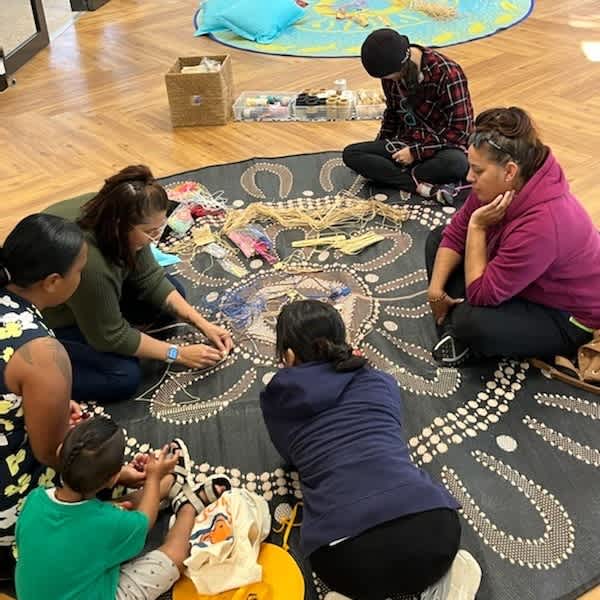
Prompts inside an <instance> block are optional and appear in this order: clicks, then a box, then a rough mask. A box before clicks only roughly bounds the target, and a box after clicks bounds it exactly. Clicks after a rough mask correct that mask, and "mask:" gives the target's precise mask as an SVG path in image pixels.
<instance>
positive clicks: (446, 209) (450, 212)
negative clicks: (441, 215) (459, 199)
mask: <svg viewBox="0 0 600 600" xmlns="http://www.w3.org/2000/svg"><path fill="white" fill-rule="evenodd" d="M442 210H443V211H444V212H445V213H446V214H447V215H453V214H454V213H455V212H456V209H455V208H454V206H444V207H442Z"/></svg>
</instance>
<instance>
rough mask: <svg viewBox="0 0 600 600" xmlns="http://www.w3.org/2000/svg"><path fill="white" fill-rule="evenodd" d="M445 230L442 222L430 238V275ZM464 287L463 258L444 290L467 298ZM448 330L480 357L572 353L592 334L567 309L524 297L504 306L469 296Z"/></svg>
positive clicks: (427, 258)
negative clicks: (572, 320)
mask: <svg viewBox="0 0 600 600" xmlns="http://www.w3.org/2000/svg"><path fill="white" fill-rule="evenodd" d="M443 231H444V228H443V227H439V228H438V229H435V230H434V231H432V232H431V233H430V234H429V237H428V238H427V243H426V245H425V261H426V263H427V276H428V278H429V280H431V274H432V273H433V265H434V263H435V256H436V254H437V251H438V248H439V246H440V243H441V241H442V234H443ZM465 287H466V286H465V269H464V263H463V264H460V265H459V266H458V267H457V269H456V271H454V273H452V275H451V276H450V279H449V280H448V283H447V284H446V287H445V290H446V292H447V293H448V294H449V295H450V296H452V297H453V298H464V297H465ZM443 333H450V334H451V335H453V336H454V337H456V339H458V340H460V341H462V342H464V343H465V344H467V345H468V346H469V348H470V349H471V351H472V352H473V354H474V355H475V356H478V357H481V358H489V357H494V356H508V357H511V358H534V357H537V358H553V357H554V356H555V355H557V354H560V355H562V356H572V355H574V354H575V353H576V352H577V348H579V346H581V345H582V344H585V343H586V342H589V341H590V340H591V338H592V336H591V334H589V333H587V332H586V331H583V330H582V329H580V328H579V327H576V326H575V325H573V324H571V323H570V322H569V315H568V314H567V313H565V312H564V311H561V310H557V309H555V308H549V307H548V306H543V305H541V304H535V303H534V302H529V301H528V300H524V299H523V298H513V299H512V300H507V301H506V302H503V303H502V304H500V305H499V306H473V305H471V304H469V303H468V302H467V301H466V300H465V302H463V303H462V304H458V305H457V306H456V307H455V308H454V309H453V310H452V312H451V313H450V315H449V316H448V317H447V318H446V320H445V321H444V324H443V325H442V327H441V328H440V335H442V334H443Z"/></svg>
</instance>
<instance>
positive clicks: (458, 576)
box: [421, 550, 481, 600]
mask: <svg viewBox="0 0 600 600" xmlns="http://www.w3.org/2000/svg"><path fill="white" fill-rule="evenodd" d="M480 583H481V567H480V566H479V564H478V563H477V561H476V560H475V559H474V558H473V557H472V556H471V554H469V552H467V551H466V550H459V551H458V554H457V555H456V557H455V558H454V562H453V563H452V566H451V567H450V569H449V570H448V572H447V573H446V574H445V575H444V576H443V577H442V578H441V579H440V580H439V581H438V582H437V583H434V584H433V585H431V586H429V587H428V588H427V589H426V590H425V591H424V592H423V593H422V594H421V600H474V598H475V595H476V594H477V590H478V589H479V584H480Z"/></svg>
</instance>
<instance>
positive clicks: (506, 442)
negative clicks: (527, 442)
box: [496, 435, 518, 452]
mask: <svg viewBox="0 0 600 600" xmlns="http://www.w3.org/2000/svg"><path fill="white" fill-rule="evenodd" d="M496 444H498V446H499V447H500V448H502V450H504V451H505V452H514V451H515V450H516V449H517V446H518V444H517V440H515V438H513V437H511V436H510V435H499V436H497V437H496Z"/></svg>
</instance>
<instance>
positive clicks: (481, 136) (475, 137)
mask: <svg viewBox="0 0 600 600" xmlns="http://www.w3.org/2000/svg"><path fill="white" fill-rule="evenodd" d="M483 142H486V143H487V144H489V145H490V146H491V147H492V148H494V150H498V152H502V153H503V154H506V155H508V157H509V158H511V159H512V160H515V159H514V157H513V155H512V152H510V151H509V150H507V149H506V148H505V147H504V146H503V145H502V144H499V143H498V142H497V141H496V140H494V139H492V134H491V133H489V132H481V133H479V132H477V131H476V132H475V133H473V134H472V135H471V138H470V139H469V144H473V145H474V146H475V147H476V148H478V147H479V146H480V145H481V144H482V143H483Z"/></svg>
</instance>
